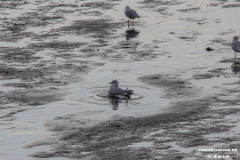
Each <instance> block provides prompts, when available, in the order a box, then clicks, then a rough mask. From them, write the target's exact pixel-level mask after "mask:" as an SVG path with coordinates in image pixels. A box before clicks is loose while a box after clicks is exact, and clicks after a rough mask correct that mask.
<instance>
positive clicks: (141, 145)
mask: <svg viewBox="0 0 240 160" xmlns="http://www.w3.org/2000/svg"><path fill="white" fill-rule="evenodd" d="M152 146H153V144H152V142H139V143H133V144H132V145H129V146H127V147H132V148H140V147H145V148H147V147H152Z"/></svg>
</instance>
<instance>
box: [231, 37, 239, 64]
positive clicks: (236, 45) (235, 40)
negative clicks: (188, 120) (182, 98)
mask: <svg viewBox="0 0 240 160" xmlns="http://www.w3.org/2000/svg"><path fill="white" fill-rule="evenodd" d="M231 47H232V50H234V51H235V59H236V52H240V41H238V37H237V36H234V37H233V41H232V46H231Z"/></svg>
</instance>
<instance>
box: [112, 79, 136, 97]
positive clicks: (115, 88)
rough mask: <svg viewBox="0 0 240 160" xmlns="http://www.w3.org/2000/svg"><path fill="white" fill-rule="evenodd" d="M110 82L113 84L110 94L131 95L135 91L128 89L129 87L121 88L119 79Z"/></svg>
mask: <svg viewBox="0 0 240 160" xmlns="http://www.w3.org/2000/svg"><path fill="white" fill-rule="evenodd" d="M109 84H112V85H111V86H110V88H109V90H108V94H109V95H110V96H119V95H120V96H127V97H129V96H130V94H132V93H133V91H132V90H128V88H127V89H125V90H123V89H121V88H119V87H118V81H117V80H113V81H112V82H111V83H109Z"/></svg>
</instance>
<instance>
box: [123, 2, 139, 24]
mask: <svg viewBox="0 0 240 160" xmlns="http://www.w3.org/2000/svg"><path fill="white" fill-rule="evenodd" d="M124 13H125V15H126V17H128V18H130V19H132V24H133V20H134V19H135V18H140V16H139V15H138V14H137V12H136V11H135V10H134V9H131V8H130V7H129V6H126V8H125V11H124ZM128 23H129V20H128Z"/></svg>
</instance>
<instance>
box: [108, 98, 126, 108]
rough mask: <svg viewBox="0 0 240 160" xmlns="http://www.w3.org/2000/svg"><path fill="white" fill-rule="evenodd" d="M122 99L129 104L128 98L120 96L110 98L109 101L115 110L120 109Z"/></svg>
mask: <svg viewBox="0 0 240 160" xmlns="http://www.w3.org/2000/svg"><path fill="white" fill-rule="evenodd" d="M122 101H125V102H126V104H128V99H118V98H110V99H109V102H110V103H111V105H112V109H113V110H118V106H119V103H122Z"/></svg>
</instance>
